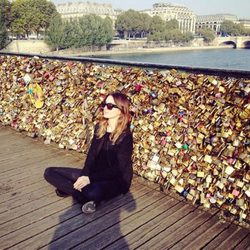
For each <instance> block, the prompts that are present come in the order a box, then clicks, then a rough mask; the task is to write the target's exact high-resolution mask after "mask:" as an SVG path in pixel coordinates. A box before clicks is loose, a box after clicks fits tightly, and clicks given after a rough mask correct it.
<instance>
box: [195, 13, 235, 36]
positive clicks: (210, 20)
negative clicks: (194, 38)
mask: <svg viewBox="0 0 250 250" xmlns="http://www.w3.org/2000/svg"><path fill="white" fill-rule="evenodd" d="M225 20H229V21H232V22H234V23H238V18H237V16H235V15H232V14H215V15H201V16H197V19H196V30H199V29H204V28H209V29H212V30H214V31H215V32H216V33H218V32H220V28H221V24H222V23H223V22H224V21H225Z"/></svg>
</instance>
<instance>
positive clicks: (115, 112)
mask: <svg viewBox="0 0 250 250" xmlns="http://www.w3.org/2000/svg"><path fill="white" fill-rule="evenodd" d="M105 103H106V104H113V105H115V106H113V107H112V109H108V106H112V105H105V107H104V109H103V116H104V117H105V118H107V119H112V118H116V117H117V118H118V117H119V115H120V114H121V110H120V109H119V108H117V105H116V104H115V101H114V98H113V96H112V95H109V96H108V97H107V99H106V101H105Z"/></svg>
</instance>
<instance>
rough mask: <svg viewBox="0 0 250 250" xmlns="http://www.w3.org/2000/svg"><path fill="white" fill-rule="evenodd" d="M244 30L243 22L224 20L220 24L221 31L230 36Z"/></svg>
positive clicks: (241, 32) (240, 33) (242, 32)
mask: <svg viewBox="0 0 250 250" xmlns="http://www.w3.org/2000/svg"><path fill="white" fill-rule="evenodd" d="M245 32H246V29H245V28H244V26H243V24H236V23H234V22H232V21H229V20H225V21H224V22H223V23H222V24H221V33H222V34H225V35H230V36H239V35H243V34H244V33H245Z"/></svg>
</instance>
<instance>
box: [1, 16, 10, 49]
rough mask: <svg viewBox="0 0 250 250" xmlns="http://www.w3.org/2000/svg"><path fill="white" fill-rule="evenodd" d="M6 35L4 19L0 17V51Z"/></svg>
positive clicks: (4, 43)
mask: <svg viewBox="0 0 250 250" xmlns="http://www.w3.org/2000/svg"><path fill="white" fill-rule="evenodd" d="M7 38H8V35H7V29H6V27H5V23H4V19H3V17H2V16H0V49H2V48H4V47H5V45H6V41H7Z"/></svg>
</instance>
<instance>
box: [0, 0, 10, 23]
mask: <svg viewBox="0 0 250 250" xmlns="http://www.w3.org/2000/svg"><path fill="white" fill-rule="evenodd" d="M0 18H1V20H2V22H4V24H5V26H6V27H9V25H10V22H11V4H10V2H9V1H8V0H0Z"/></svg>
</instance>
